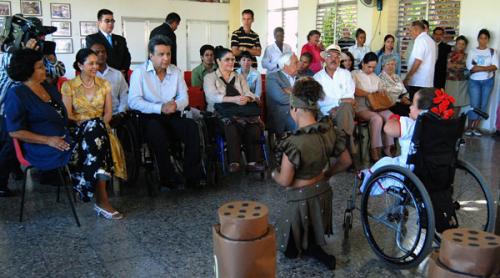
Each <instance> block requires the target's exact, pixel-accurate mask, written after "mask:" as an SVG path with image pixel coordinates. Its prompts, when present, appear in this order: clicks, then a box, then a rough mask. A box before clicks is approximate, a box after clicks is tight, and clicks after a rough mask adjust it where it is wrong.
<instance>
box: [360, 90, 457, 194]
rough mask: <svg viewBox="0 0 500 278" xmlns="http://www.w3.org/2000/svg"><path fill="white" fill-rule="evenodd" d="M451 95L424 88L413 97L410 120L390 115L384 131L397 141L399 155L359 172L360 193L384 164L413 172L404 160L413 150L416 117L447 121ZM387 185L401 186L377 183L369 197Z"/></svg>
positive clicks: (386, 182) (450, 114) (384, 188)
mask: <svg viewBox="0 0 500 278" xmlns="http://www.w3.org/2000/svg"><path fill="white" fill-rule="evenodd" d="M454 102H455V100H454V98H453V97H452V96H449V95H447V94H446V93H445V92H443V91H441V90H435V89H431V88H425V89H421V90H420V91H418V92H417V93H416V94H415V96H414V97H413V103H412V104H411V106H410V114H409V117H400V116H399V115H397V114H394V115H392V116H391V117H390V118H389V121H388V122H387V123H386V124H385V126H384V132H385V133H387V135H388V136H392V137H397V138H399V145H400V147H401V154H400V155H399V156H396V157H387V156H386V157H383V158H382V159H380V160H379V161H377V162H376V163H375V164H374V165H373V166H372V167H371V168H369V169H365V170H362V171H361V177H360V178H361V179H362V181H363V183H362V185H361V189H360V190H361V192H364V191H365V188H366V186H367V182H368V180H369V179H370V176H371V175H372V174H373V173H374V172H375V171H376V170H377V169H379V168H381V167H383V166H387V165H398V166H402V167H405V168H409V169H410V170H411V171H413V169H414V166H413V165H412V164H409V163H408V161H407V159H408V156H409V155H411V154H412V153H413V152H414V151H415V150H414V149H413V148H412V138H413V133H414V130H415V123H416V120H417V117H418V116H419V115H420V114H422V113H435V114H436V115H437V116H439V117H441V118H442V119H450V118H451V117H452V116H453V113H454V111H453V107H452V106H453V103H454ZM390 186H400V184H399V183H396V182H395V181H394V180H390V181H385V182H379V183H378V186H377V187H375V188H374V189H373V190H372V191H371V192H370V194H371V195H380V194H382V193H384V192H385V190H386V189H387V188H388V187H390Z"/></svg>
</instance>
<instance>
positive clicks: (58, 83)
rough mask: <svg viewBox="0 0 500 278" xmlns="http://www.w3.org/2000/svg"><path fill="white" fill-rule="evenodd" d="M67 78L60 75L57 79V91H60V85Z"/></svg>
mask: <svg viewBox="0 0 500 278" xmlns="http://www.w3.org/2000/svg"><path fill="white" fill-rule="evenodd" d="M68 80H69V79H68V78H66V77H64V76H61V77H59V78H58V79H57V91H58V92H61V89H62V86H63V84H64V82H66V81H68Z"/></svg>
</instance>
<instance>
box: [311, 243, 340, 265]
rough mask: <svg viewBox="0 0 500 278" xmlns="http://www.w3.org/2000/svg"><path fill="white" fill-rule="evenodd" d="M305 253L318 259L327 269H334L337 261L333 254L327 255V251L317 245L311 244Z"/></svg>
mask: <svg viewBox="0 0 500 278" xmlns="http://www.w3.org/2000/svg"><path fill="white" fill-rule="evenodd" d="M305 253H306V255H308V256H311V257H313V258H315V259H317V260H318V261H320V262H322V263H323V264H324V265H325V266H326V267H328V269H330V270H335V265H336V264H337V261H336V259H335V256H334V255H329V254H328V253H326V252H325V250H323V248H321V246H318V245H312V246H311V247H309V248H308V249H307V250H306V252H305Z"/></svg>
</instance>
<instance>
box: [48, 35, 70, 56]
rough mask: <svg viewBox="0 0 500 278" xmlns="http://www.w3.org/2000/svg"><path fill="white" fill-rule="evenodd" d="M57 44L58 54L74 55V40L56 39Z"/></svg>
mask: <svg viewBox="0 0 500 278" xmlns="http://www.w3.org/2000/svg"><path fill="white" fill-rule="evenodd" d="M52 41H54V42H55V43H56V54H71V53H73V39H72V38H54V39H52Z"/></svg>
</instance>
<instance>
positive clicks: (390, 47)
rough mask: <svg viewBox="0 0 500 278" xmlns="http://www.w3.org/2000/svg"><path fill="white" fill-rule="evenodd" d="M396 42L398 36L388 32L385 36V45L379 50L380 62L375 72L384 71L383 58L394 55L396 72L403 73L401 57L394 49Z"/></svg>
mask: <svg viewBox="0 0 500 278" xmlns="http://www.w3.org/2000/svg"><path fill="white" fill-rule="evenodd" d="M395 43H396V38H394V36H393V35H391V34H387V35H385V37H384V45H383V46H382V48H380V50H379V51H378V52H377V56H378V63H377V68H376V69H375V73H376V74H377V75H379V74H380V73H381V72H382V63H381V62H382V58H383V57H385V56H388V55H392V56H393V57H394V58H395V59H396V74H397V75H400V74H401V57H400V56H399V54H398V53H397V52H396V50H394V44H395Z"/></svg>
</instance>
